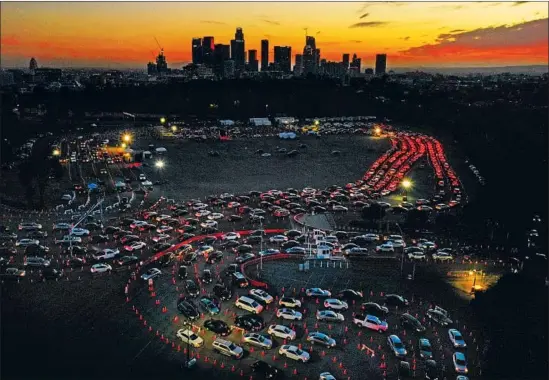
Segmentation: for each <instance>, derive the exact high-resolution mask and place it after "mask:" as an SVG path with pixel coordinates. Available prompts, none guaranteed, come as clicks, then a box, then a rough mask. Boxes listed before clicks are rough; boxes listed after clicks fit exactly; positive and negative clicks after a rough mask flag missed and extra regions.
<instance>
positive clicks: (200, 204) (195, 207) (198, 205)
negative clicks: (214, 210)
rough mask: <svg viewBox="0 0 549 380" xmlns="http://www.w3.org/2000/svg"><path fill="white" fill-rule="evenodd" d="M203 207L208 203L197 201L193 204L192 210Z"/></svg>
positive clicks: (202, 208)
mask: <svg viewBox="0 0 549 380" xmlns="http://www.w3.org/2000/svg"><path fill="white" fill-rule="evenodd" d="M205 208H208V205H207V204H205V203H202V202H197V203H195V204H193V210H204V209H205Z"/></svg>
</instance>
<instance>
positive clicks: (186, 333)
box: [177, 329, 204, 348]
mask: <svg viewBox="0 0 549 380" xmlns="http://www.w3.org/2000/svg"><path fill="white" fill-rule="evenodd" d="M177 337H178V338H179V339H181V341H182V342H184V343H189V344H190V345H191V346H193V347H196V348H198V347H202V346H203V345H204V339H202V338H201V337H199V336H198V335H196V334H195V333H194V331H192V330H189V329H187V330H185V329H180V330H177Z"/></svg>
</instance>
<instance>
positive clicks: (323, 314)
mask: <svg viewBox="0 0 549 380" xmlns="http://www.w3.org/2000/svg"><path fill="white" fill-rule="evenodd" d="M316 319H317V320H319V321H326V322H343V321H344V320H345V317H343V315H342V314H340V313H336V312H335V311H332V310H319V311H317V312H316Z"/></svg>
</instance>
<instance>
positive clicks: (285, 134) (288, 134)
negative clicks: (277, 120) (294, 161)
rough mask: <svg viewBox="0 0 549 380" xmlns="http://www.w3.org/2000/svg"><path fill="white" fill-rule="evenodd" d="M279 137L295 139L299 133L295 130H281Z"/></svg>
mask: <svg viewBox="0 0 549 380" xmlns="http://www.w3.org/2000/svg"><path fill="white" fill-rule="evenodd" d="M278 137H280V138H281V139H284V140H286V139H291V140H293V139H295V138H296V137H297V135H296V134H295V133H293V132H281V133H279V134H278Z"/></svg>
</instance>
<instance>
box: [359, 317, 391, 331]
mask: <svg viewBox="0 0 549 380" xmlns="http://www.w3.org/2000/svg"><path fill="white" fill-rule="evenodd" d="M353 323H354V324H355V325H357V326H359V327H366V328H368V329H370V330H374V331H377V332H380V333H382V332H385V331H387V329H388V328H389V325H388V324H387V322H385V321H382V320H380V319H379V318H378V317H376V316H373V315H363V314H356V315H355V317H354V318H353Z"/></svg>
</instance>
